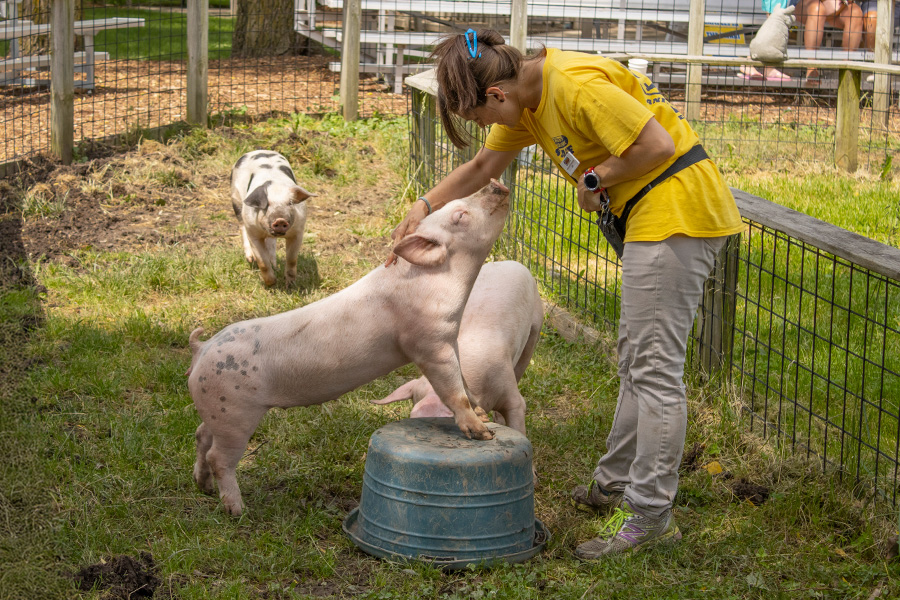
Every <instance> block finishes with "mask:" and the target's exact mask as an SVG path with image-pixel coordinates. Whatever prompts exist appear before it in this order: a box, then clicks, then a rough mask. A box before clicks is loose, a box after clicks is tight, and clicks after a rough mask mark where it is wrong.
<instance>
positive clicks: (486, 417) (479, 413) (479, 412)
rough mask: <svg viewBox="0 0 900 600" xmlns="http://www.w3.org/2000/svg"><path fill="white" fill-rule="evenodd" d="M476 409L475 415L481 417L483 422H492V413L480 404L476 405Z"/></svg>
mask: <svg viewBox="0 0 900 600" xmlns="http://www.w3.org/2000/svg"><path fill="white" fill-rule="evenodd" d="M474 410H475V416H476V417H478V418H479V419H481V422H482V423H490V422H491V415H489V414H487V413H486V412H485V411H484V409H483V408H481V407H480V406H476V407H475V409H474Z"/></svg>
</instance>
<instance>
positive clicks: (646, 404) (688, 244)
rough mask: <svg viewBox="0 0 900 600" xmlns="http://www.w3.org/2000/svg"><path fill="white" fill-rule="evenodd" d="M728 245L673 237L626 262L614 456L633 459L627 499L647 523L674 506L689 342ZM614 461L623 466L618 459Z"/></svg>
mask: <svg viewBox="0 0 900 600" xmlns="http://www.w3.org/2000/svg"><path fill="white" fill-rule="evenodd" d="M724 242H725V238H715V239H701V238H691V237H686V236H673V237H671V238H669V239H667V240H664V241H662V242H633V243H631V244H629V245H628V247H627V248H626V251H625V254H624V256H623V264H622V318H621V322H622V325H620V328H621V327H622V326H624V328H625V331H624V334H625V336H626V337H627V344H628V350H629V352H628V356H626V357H624V360H625V361H626V365H625V366H626V367H627V368H626V370H625V372H626V381H630V386H631V388H630V389H628V388H626V389H625V392H626V395H625V397H622V398H621V400H622V402H620V404H619V407H618V409H617V415H616V423H615V424H614V427H613V429H614V431H612V432H611V433H610V438H611V440H612V442H613V446H614V449H615V451H614V454H615V452H618V451H619V449H621V453H622V455H623V456H629V457H630V456H632V455H633V460H632V462H631V466H630V471H629V474H628V477H627V479H628V480H629V483H628V484H627V486H626V487H625V500H626V502H628V504H629V506H631V507H632V508H634V509H635V510H637V511H638V512H640V513H641V514H643V515H645V516H648V517H659V516H661V515H662V514H663V513H665V511H667V510H668V509H670V508H671V506H672V502H673V500H674V499H675V492H676V491H677V488H678V467H679V464H680V462H681V455H682V452H683V450H684V438H685V431H686V427H687V401H686V397H685V389H684V383H683V377H684V361H685V352H686V349H687V338H688V334H689V332H690V330H691V327H692V326H693V322H694V317H695V315H696V311H697V307H698V306H699V303H700V297H701V295H702V292H703V285H704V283H705V281H706V279H707V277H708V276H709V272H710V270H711V269H712V266H713V262H714V260H715V255H716V253H717V252H718V250H719V249H721V247H722V246H723V244H724ZM621 360H623V357H620V361H621ZM622 370H623V369H622V367H621V366H620V372H622ZM623 385H625V384H624V383H623ZM626 399H627V403H626ZM626 428H627V429H628V431H624V429H626ZM609 461H610V462H615V464H617V465H619V464H620V463H619V462H618V457H615V456H614V457H613V458H610V459H609ZM607 464H609V463H607V459H606V457H604V459H601V461H600V463H599V464H598V472H600V473H601V474H603V472H604V468H605V467H606V466H607ZM619 468H621V467H619ZM620 478H621V477H620ZM601 483H602V481H601Z"/></svg>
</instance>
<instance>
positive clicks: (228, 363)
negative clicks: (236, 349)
mask: <svg viewBox="0 0 900 600" xmlns="http://www.w3.org/2000/svg"><path fill="white" fill-rule="evenodd" d="M216 368H217V369H220V370H221V369H228V370H229V371H237V370H238V369H239V368H240V367H238V364H237V361H236V360H234V356H233V355H231V354H229V355H228V357H227V358H226V359H225V362H222V361H221V360H220V361H219V362H217V363H216Z"/></svg>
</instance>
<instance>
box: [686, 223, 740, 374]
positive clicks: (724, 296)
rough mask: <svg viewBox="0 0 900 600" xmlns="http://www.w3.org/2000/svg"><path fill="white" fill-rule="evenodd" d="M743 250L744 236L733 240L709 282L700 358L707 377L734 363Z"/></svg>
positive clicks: (701, 366)
mask: <svg viewBox="0 0 900 600" xmlns="http://www.w3.org/2000/svg"><path fill="white" fill-rule="evenodd" d="M740 247H741V234H736V235H732V236H730V237H729V238H728V241H727V242H726V243H725V246H724V247H723V248H722V251H721V252H719V255H718V256H717V257H716V265H715V268H714V270H713V273H712V276H711V277H710V278H709V279H707V280H706V285H705V289H704V292H703V310H702V312H701V316H700V344H699V346H698V348H697V352H696V354H697V359H698V361H699V364H700V368H701V369H702V370H703V372H704V373H707V374H713V373H716V372H719V371H721V370H722V368H723V367H726V366H727V365H728V364H729V362H730V361H731V350H732V342H733V336H732V330H733V328H734V314H735V306H736V305H735V302H736V301H737V281H738V269H739V267H740V264H739V255H738V253H739V252H740ZM726 372H728V370H727V369H726Z"/></svg>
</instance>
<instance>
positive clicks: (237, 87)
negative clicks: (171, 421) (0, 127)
mask: <svg viewBox="0 0 900 600" xmlns="http://www.w3.org/2000/svg"><path fill="white" fill-rule="evenodd" d="M331 60H333V59H330V58H328V57H324V56H279V57H273V58H255V59H237V58H235V59H223V60H211V61H209V69H208V82H207V88H208V99H209V112H210V115H213V114H216V113H222V112H226V111H244V110H246V111H247V113H248V114H254V115H263V114H266V113H271V112H281V113H291V112H299V113H307V114H322V113H326V112H335V111H337V110H339V104H338V102H337V101H336V100H335V97H336V96H337V95H338V94H339V86H340V80H339V77H338V74H337V73H334V72H332V71H331V70H330V69H329V68H328V63H329V62H330V61H331ZM43 76H44V77H46V73H44V74H43ZM95 81H96V87H95V88H94V90H93V91H91V92H90V93H86V92H84V91H80V92H78V93H76V94H75V106H74V111H75V142H76V144H77V143H79V142H80V141H81V140H83V139H103V138H104V137H106V136H111V135H117V134H123V133H127V132H128V131H129V130H130V129H133V128H134V127H137V126H140V127H143V128H153V127H161V126H168V125H170V124H172V123H177V122H179V121H184V120H185V119H186V118H187V63H186V62H180V61H142V60H110V61H105V62H101V63H99V64H98V65H97V67H96V69H95ZM406 111H407V100H406V96H405V95H403V94H394V93H391V92H389V91H387V90H386V89H385V86H384V84H383V83H379V81H378V79H377V78H376V77H374V76H371V75H364V76H361V77H360V81H359V112H360V115H361V116H371V115H373V114H375V113H380V114H387V115H403V114H406ZM49 122H50V90H49V88H47V87H42V88H21V87H15V86H7V87H4V88H0V124H5V125H6V129H5V131H6V135H4V137H3V138H2V139H0V163H3V162H6V161H8V160H12V159H15V158H19V157H22V156H28V155H33V154H35V153H39V152H45V151H48V150H49V149H50V130H49V127H48V126H47V124H48V123H49Z"/></svg>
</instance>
